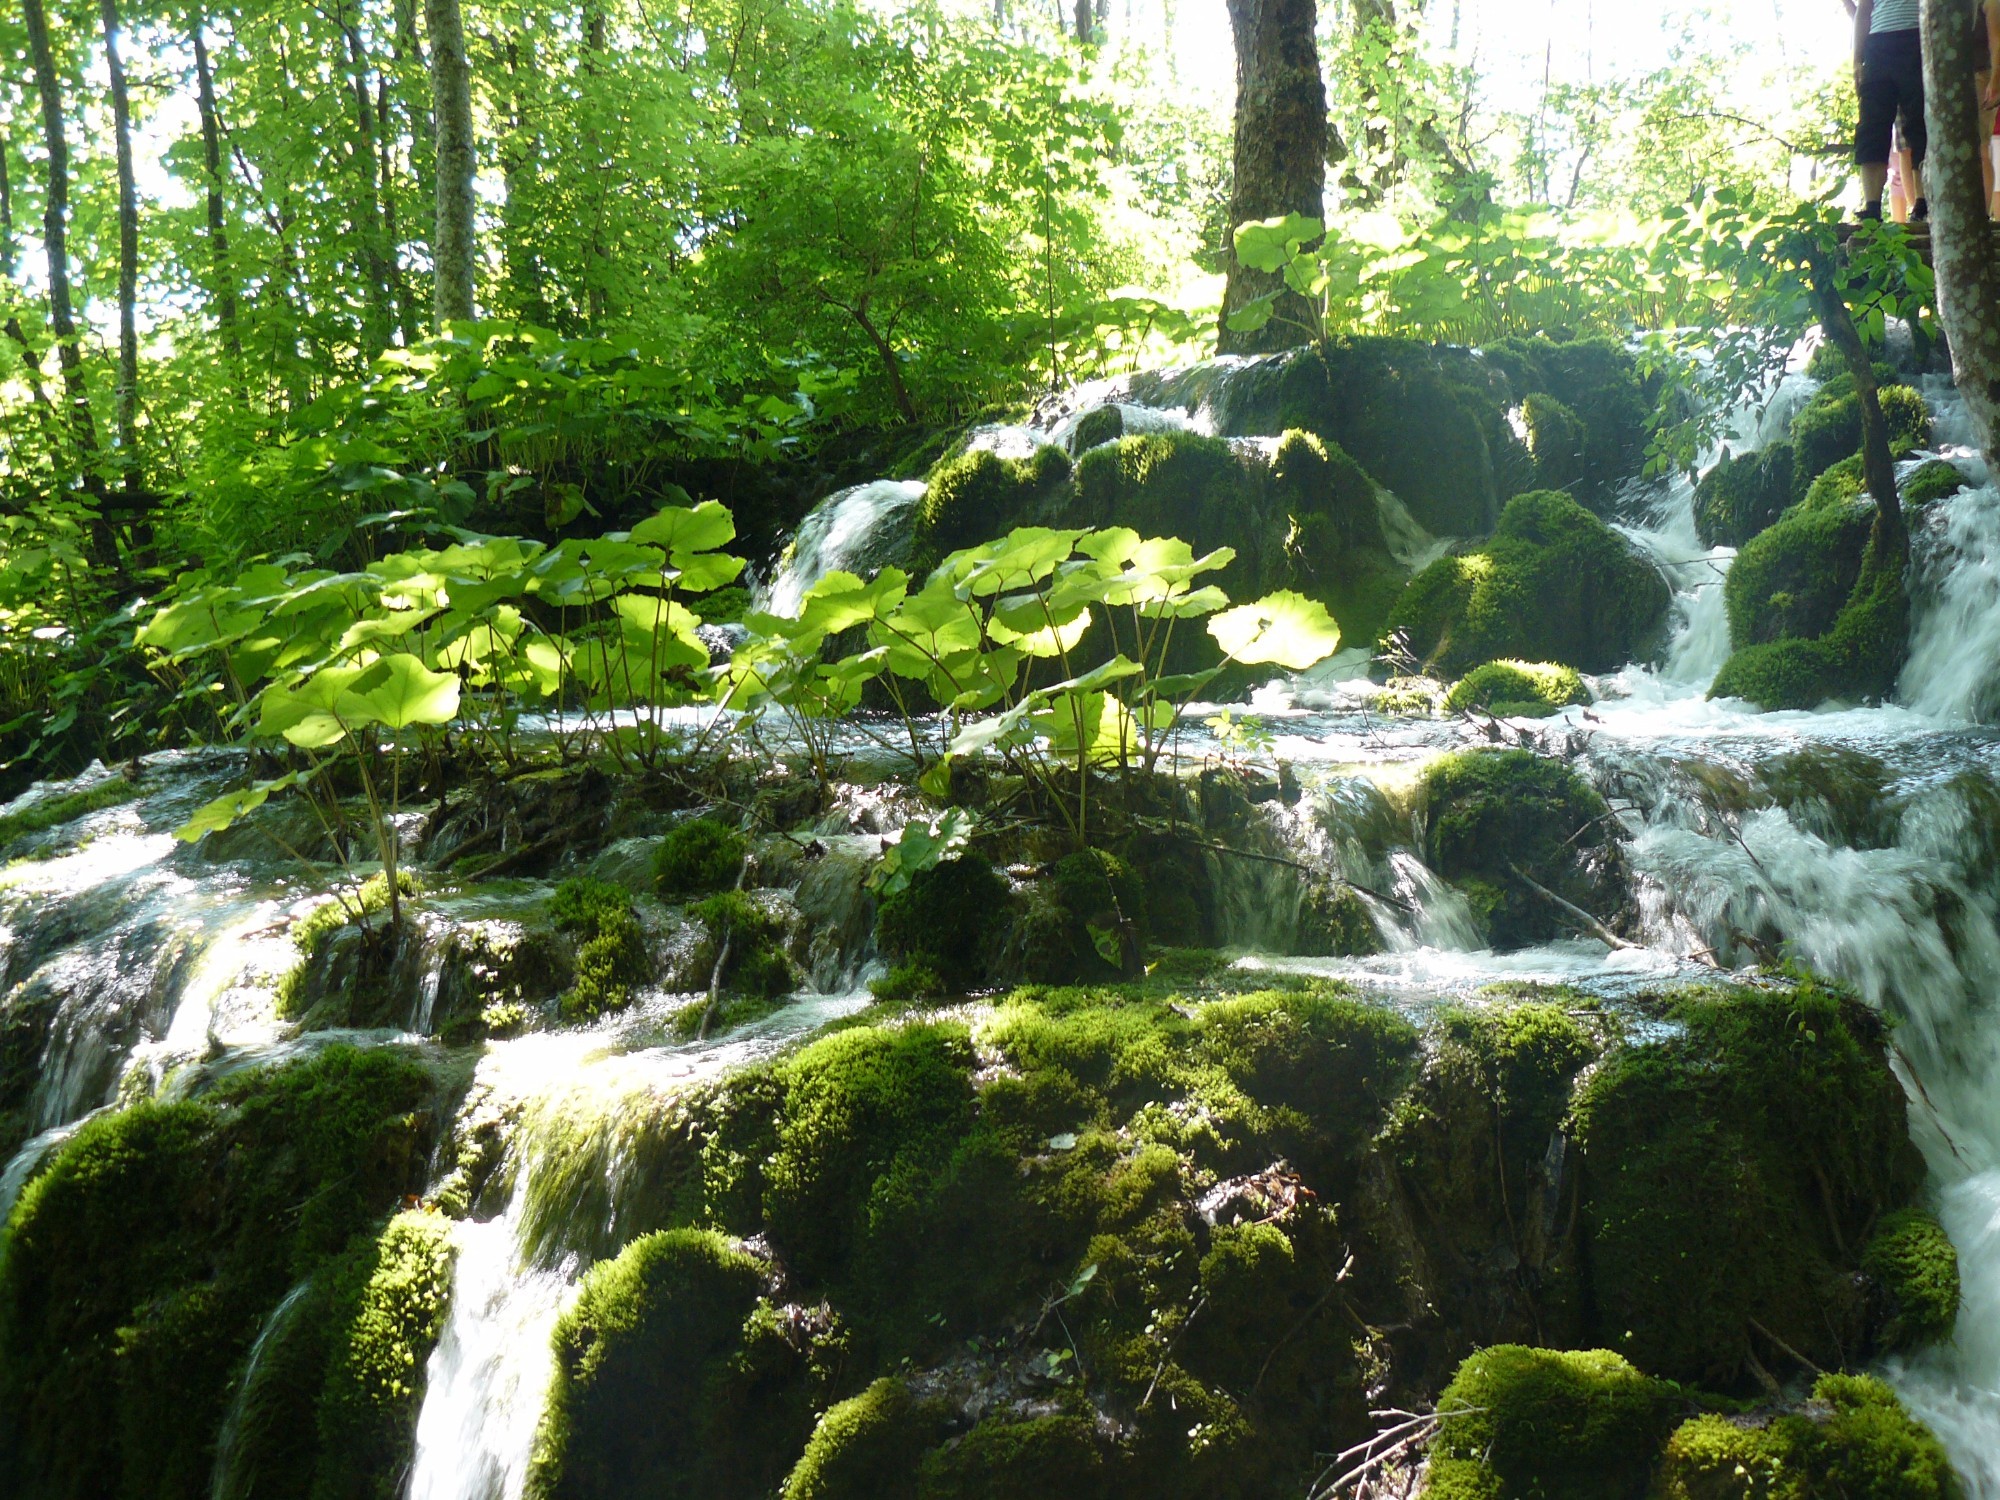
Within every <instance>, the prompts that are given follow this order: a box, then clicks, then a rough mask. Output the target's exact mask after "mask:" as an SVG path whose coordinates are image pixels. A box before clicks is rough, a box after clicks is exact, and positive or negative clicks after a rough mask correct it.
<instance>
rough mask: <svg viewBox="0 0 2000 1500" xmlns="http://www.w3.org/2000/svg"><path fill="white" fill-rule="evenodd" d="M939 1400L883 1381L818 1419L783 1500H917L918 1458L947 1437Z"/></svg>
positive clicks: (788, 1479) (782, 1493)
mask: <svg viewBox="0 0 2000 1500" xmlns="http://www.w3.org/2000/svg"><path fill="white" fill-rule="evenodd" d="M947 1415H948V1413H947V1411H946V1409H945V1408H944V1406H943V1404H942V1403H941V1402H936V1401H922V1400H919V1399H917V1398H916V1397H915V1396H913V1395H911V1393H910V1388H909V1386H908V1385H907V1384H905V1383H904V1382H903V1381H901V1380H896V1379H891V1378H884V1379H881V1380H878V1381H876V1382H875V1383H874V1384H873V1385H871V1386H869V1387H868V1389H867V1390H865V1391H863V1392H862V1393H861V1394H860V1395H858V1396H854V1397H850V1398H849V1399H848V1400H846V1401H843V1402H841V1403H840V1404H839V1405H838V1406H835V1407H833V1408H831V1409H830V1410H829V1411H828V1412H827V1414H826V1415H825V1416H823V1417H821V1418H820V1419H819V1425H818V1426H817V1427H815V1428H814V1429H813V1435H812V1438H811V1440H810V1441H809V1442H807V1444H806V1451H805V1452H804V1454H802V1455H801V1456H800V1458H799V1461H798V1463H797V1464H796V1465H794V1466H793V1468H792V1472H791V1473H790V1475H788V1476H787V1477H786V1479H785V1487H784V1489H783V1490H781V1491H780V1492H779V1495H780V1500H917V1497H918V1493H919V1491H918V1485H917V1466H918V1459H919V1456H920V1455H921V1454H922V1453H923V1452H924V1451H925V1450H926V1449H928V1448H930V1447H932V1446H934V1445H935V1444H936V1443H937V1442H938V1441H939V1440H940V1439H941V1438H942V1437H943V1436H944V1427H945V1421H946V1418H947Z"/></svg>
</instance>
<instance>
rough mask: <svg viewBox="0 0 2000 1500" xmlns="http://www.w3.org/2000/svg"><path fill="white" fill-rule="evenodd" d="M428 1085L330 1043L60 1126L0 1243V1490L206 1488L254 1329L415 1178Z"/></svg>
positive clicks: (386, 1060)
mask: <svg viewBox="0 0 2000 1500" xmlns="http://www.w3.org/2000/svg"><path fill="white" fill-rule="evenodd" d="M436 1089H437V1085H436V1082H435V1081H434V1079H433V1077H432V1075H431V1073H430V1072H429V1071H428V1070H427V1069H426V1068H425V1067H424V1066H423V1065H421V1064H420V1063H419V1062H417V1061H416V1060H414V1059H413V1058H412V1057H410V1056H408V1055H407V1054H404V1053H402V1052H400V1051H397V1050H393V1049H386V1048H384V1049H374V1050H370V1051H366V1052H362V1051H357V1050H355V1049H352V1048H341V1047H336V1048H329V1049H327V1050H326V1051H324V1052H322V1053H320V1054H319V1055H318V1056H317V1057H315V1058H313V1059H311V1060H310V1061H305V1062H298V1063H293V1064H288V1065H287V1066H285V1067H282V1068H277V1069H272V1070H267V1071H263V1072H254V1071H253V1072H248V1073H244V1074H239V1075H237V1076H235V1077H233V1078H231V1079H230V1080H228V1082H227V1083H225V1084H224V1085H222V1086H221V1087H219V1088H218V1089H217V1090H216V1091H215V1092H214V1093H212V1094H211V1095H209V1096H208V1097H207V1098H206V1099H204V1100H202V1101H200V1102H181V1103H174V1104H152V1103H148V1104H141V1105H137V1106H135V1107H133V1108H131V1109H129V1110H125V1111H121V1112H118V1113H115V1114H109V1115H104V1116H101V1117H99V1118H98V1119H96V1120H93V1121H92V1122H91V1123H89V1124H88V1125H86V1126H84V1127H83V1128H82V1129H81V1130H79V1131H78V1132H77V1134H76V1135H75V1136H74V1137H73V1138H72V1139H71V1140H70V1141H69V1142H68V1143H67V1144H65V1145H64V1146H63V1147H62V1149H61V1150H60V1151H59V1152H58V1154H57V1155H56V1156H55V1158H54V1160H53V1161H52V1162H51V1163H50V1164H49V1166H48V1167H47V1168H46V1169H45V1170H44V1171H43V1172H42V1173H41V1174H40V1175H39V1176H37V1177H36V1178H35V1180H34V1181H33V1182H32V1183H30V1184H29V1186H28V1187H27V1189H26V1190H25V1191H24V1192H23V1194H22V1195H21V1199H20V1201H19V1203H18V1204H17V1205H16V1206H15V1209H14V1213H13V1217H12V1219H11V1220H10V1222H9V1234H8V1241H7V1251H6V1255H5V1258H4V1260H0V1492H5V1493H8V1494H21V1495H38V1496H48V1497H51V1500H71V1497H74V1500H87V1497H88V1500H95V1497H103V1496H131V1497H134V1500H138V1497H146V1500H176V1497H189V1500H194V1497H206V1496H208V1495H209V1493H210V1486H211V1480H212V1471H213V1467H214V1453H213V1444H214V1442H215V1437H216V1433H217V1432H218V1430H219V1429H220V1427H221V1425H222V1418H223V1413H224V1409H225V1407H226V1405H227V1402H228V1396H229V1389H230V1384H231V1381H232V1378H233V1376H234V1373H235V1372H236V1371H237V1369H238V1368H239V1367H240V1365H241V1363H242V1361H243V1359H244V1357H245V1355H246V1354H247V1353H248V1351H249V1348H250V1345H251V1343H252V1341H253V1340H254V1339H255V1337H256V1335H257V1333H258V1330H259V1329H260V1328H261V1327H262V1326H263V1325H264V1323H265V1321H266V1319H267V1318H268V1317H269V1316H270V1314H271V1312H272V1310H273V1309H274V1308H275V1307H277V1305H278V1304H279V1302H280V1301H281V1299H283V1298H284V1296H285V1294H286V1292H287V1291H288V1289H290V1288H292V1287H294V1286H296V1285H297V1284H298V1283H299V1282H301V1281H304V1280H308V1279H312V1278H315V1277H317V1276H319V1275H320V1274H322V1273H323V1272H324V1271H325V1270H326V1268H327V1267H328V1266H329V1265H330V1264H331V1263H332V1262H333V1261H334V1260H335V1259H336V1258H337V1257H338V1256H339V1255H340V1254H341V1252H342V1251H343V1250H344V1249H345V1248H346V1247H347V1246H348V1244H349V1243H350V1241H352V1240H353V1239H354V1237H355V1236H356V1235H357V1234H360V1233H362V1232H363V1231H364V1230H366V1229H367V1228H368V1226H369V1225H371V1224H373V1223H375V1222H377V1221H379V1219H380V1218H381V1217H382V1216H383V1215H384V1214H385V1213H387V1212H388V1210H389V1209H390V1208H392V1207H393V1206H394V1204H395V1203H396V1202H397V1201H398V1200H399V1199H400V1198H401V1196H402V1195H403V1194H404V1193H406V1192H408V1191H411V1190H412V1189H414V1188H415V1187H417V1186H418V1185H420V1183H421V1181H422V1178H423V1174H424V1171H425V1164H426V1153H427V1149H428V1143H429V1138H430V1134H431V1130H432V1120H433V1115H432V1105H433V1101H434V1096H435V1093H436ZM318 1368H319V1369H322V1370H323V1369H324V1366H323V1365H321V1366H319V1367H318ZM306 1399H307V1400H308V1401H310V1400H311V1399H312V1398H310V1397H307V1398H306ZM308 1417H310V1408H309V1407H308Z"/></svg>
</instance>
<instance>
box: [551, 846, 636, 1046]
mask: <svg viewBox="0 0 2000 1500" xmlns="http://www.w3.org/2000/svg"><path fill="white" fill-rule="evenodd" d="M548 912H549V921H550V922H551V924H553V926H554V927H555V929H556V931H557V932H560V933H564V934H566V935H568V936H569V937H571V938H573V939H575V940H576V945H577V946H576V980H575V982H574V983H573V984H571V985H570V987H569V989H568V990H567V991H566V992H565V993H564V994H563V997H562V1013H563V1019H564V1020H566V1021H594V1020H596V1019H597V1018H598V1017H599V1016H602V1015H607V1014H609V1013H610V1012H612V1011H615V1010H623V1009H624V1008H625V1007H626V1006H628V1005H630V1004H631V1003H632V997H633V992H634V991H635V990H636V989H637V987H638V986H640V985H643V984H644V983H645V982H646V980H647V979H648V978H649V977H651V974H652V963H651V958H650V956H649V955H648V954H647V952H646V934H645V930H644V929H643V928H642V927H640V925H639V917H638V914H637V913H636V912H634V911H633V910H632V893H631V892H630V891H628V890H626V889H625V888H624V887H623V886H616V885H612V884H610V883H608V882H606V881H602V880H588V879H576V880H565V881H564V882H563V883H562V884H561V885H559V886H557V887H556V890H555V894H554V895H553V896H551V897H549V906H548Z"/></svg>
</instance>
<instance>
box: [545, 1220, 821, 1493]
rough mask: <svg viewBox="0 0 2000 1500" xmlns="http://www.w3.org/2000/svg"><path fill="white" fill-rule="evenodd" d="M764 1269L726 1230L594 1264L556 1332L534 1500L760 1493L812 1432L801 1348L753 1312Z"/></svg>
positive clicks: (648, 1240)
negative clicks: (552, 1377)
mask: <svg viewBox="0 0 2000 1500" xmlns="http://www.w3.org/2000/svg"><path fill="white" fill-rule="evenodd" d="M764 1276H765V1272H764V1267H763V1265H762V1264H761V1263H760V1262H759V1261H757V1260H755V1259H754V1258H752V1257H751V1256H749V1255H747V1254H745V1253H744V1252H743V1251H741V1250H740V1249H737V1248H736V1247H735V1246H734V1245H733V1244H731V1242H730V1241H729V1240H728V1239H726V1238H725V1237H723V1236H721V1235H717V1234H712V1233H706V1232H703V1231H699V1230H673V1231H668V1232H664V1233H658V1234H650V1235H645V1236H642V1237H641V1238H639V1239H636V1240H634V1241H633V1242H632V1243H631V1244H630V1245H628V1246H626V1247H625V1249H624V1250H623V1251H621V1252H620V1253H619V1255H618V1256H617V1258H616V1259H614V1260H611V1261H607V1262H605V1263H603V1264H601V1265H598V1266H594V1267H592V1268H591V1270H590V1271H589V1273H588V1274H586V1275H585V1277H584V1280H583V1285H582V1287H581V1288H580V1289H579V1291H578V1293H577V1297H576V1301H575V1302H574V1303H573V1304H572V1305H571V1307H570V1309H569V1310H568V1311H567V1312H566V1313H564V1314H563V1317H562V1320H561V1322H560V1323H558V1324H557V1327H556V1332H555V1348H556V1371H555V1378H554V1381H553V1382H552V1384H551V1386H550V1389H549V1397H548V1405H547V1409H546V1411H545V1413H544V1415H543V1418H542V1425H541V1429H540V1431H539V1432H538V1433H537V1434H536V1438H535V1451H534V1458H533V1461H532V1463H531V1466H530V1469H529V1475H528V1486H527V1494H528V1495H529V1496H530V1497H532V1500H586V1497H594V1496H602V1497H604V1500H614V1497H616V1500H626V1497H630V1496H632V1495H637V1494H645V1495H657V1496H662V1497H668V1496H687V1497H689V1500H694V1497H697V1496H699V1497H702V1500H730V1497H740V1500H752V1497H762V1496H765V1495H768V1494H770V1493H771V1491H772V1490H774V1489H775V1488H776V1487H777V1485H778V1483H779V1482H780V1481H781V1480H782V1479H783V1478H784V1477H785V1473H786V1471H787V1470H788V1469H789V1468H790V1467H791V1463H792V1460H793V1458H794V1457H795V1456H796V1455H797V1453H798V1451H799V1448H800V1446H801V1445H802V1444H803V1443H804V1442H805V1439H806V1434H807V1432H808V1431H809V1430H810V1427H811V1416H810V1407H809V1404H808V1403H809V1400H810V1396H811V1387H810V1383H809V1379H808V1373H807V1368H806V1365H807V1361H806V1356H805V1354H804V1352H803V1351H802V1350H801V1349H799V1348H798V1347H795V1345H794V1342H793V1341H792V1339H790V1338H788V1337H787V1330H786V1329H785V1328H784V1327H783V1325H782V1321H781V1320H778V1319H774V1318H772V1317H770V1316H768V1315H767V1316H762V1317H760V1316H759V1311H760V1305H761V1304H762V1301H763V1293H764V1290H765V1284H764Z"/></svg>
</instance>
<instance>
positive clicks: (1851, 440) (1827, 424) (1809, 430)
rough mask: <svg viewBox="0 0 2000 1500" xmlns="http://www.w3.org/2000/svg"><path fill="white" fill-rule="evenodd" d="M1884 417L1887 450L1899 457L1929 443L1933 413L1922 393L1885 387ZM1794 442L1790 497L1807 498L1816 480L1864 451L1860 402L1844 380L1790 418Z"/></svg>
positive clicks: (1882, 397) (1882, 393) (1825, 388)
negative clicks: (1794, 460) (1887, 441)
mask: <svg viewBox="0 0 2000 1500" xmlns="http://www.w3.org/2000/svg"><path fill="white" fill-rule="evenodd" d="M1878 399H1879V400H1880V401H1881V403H1882V419H1883V421H1884V422H1885V423H1887V424H1888V428H1889V450H1890V452H1891V453H1892V454H1893V455H1894V456H1895V457H1898V458H1901V457H1902V456H1903V455H1904V454H1906V453H1908V452H1910V451H1911V450H1912V449H1914V448H1927V447H1929V446H1930V442H1931V416H1930V409H1929V408H1928V407H1927V406H1925V405H1924V398H1923V396H1922V394H1921V393H1919V392H1918V391H1916V390H1914V389H1912V388H1911V387H1909V386H1907V385H1884V386H1882V387H1881V389H1880V391H1879V393H1878ZM1791 441H1792V446H1793V449H1794V450H1795V453H1796V462H1795V463H1794V464H1793V467H1792V494H1793V496H1794V497H1795V498H1796V497H1798V496H1802V495H1804V494H1805V492H1806V490H1807V488H1808V487H1809V486H1810V485H1811V484H1812V482H1813V481H1814V480H1815V479H1817V478H1819V476H1820V475H1822V474H1824V473H1825V472H1826V471H1827V470H1828V469H1830V468H1832V467H1833V466H1834V465H1835V464H1837V463H1839V462H1841V461H1842V460H1843V459H1848V458H1853V457H1855V456H1856V455H1857V454H1859V453H1860V452H1861V398H1860V396H1858V395H1856V394H1855V391H1854V382H1853V381H1852V380H1851V379H1848V378H1846V377H1841V378H1839V379H1836V380H1831V381H1828V382H1827V383H1826V385H1824V386H1822V387H1821V388H1820V391H1819V393H1818V394H1817V395H1816V396H1814V397H1813V399H1812V400H1811V401H1810V402H1808V403H1807V404H1806V406H1805V407H1804V408H1803V409H1802V410H1801V411H1800V412H1799V414H1798V415H1797V416H1796V417H1794V418H1793V419H1792V430H1791Z"/></svg>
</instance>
